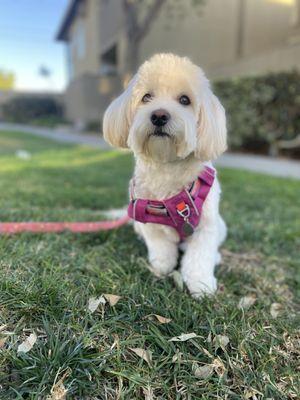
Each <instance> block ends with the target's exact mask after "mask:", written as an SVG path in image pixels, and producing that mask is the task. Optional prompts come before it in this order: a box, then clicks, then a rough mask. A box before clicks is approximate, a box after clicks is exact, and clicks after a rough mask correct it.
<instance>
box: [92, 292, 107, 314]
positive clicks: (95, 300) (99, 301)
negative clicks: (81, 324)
mask: <svg viewBox="0 0 300 400" xmlns="http://www.w3.org/2000/svg"><path fill="white" fill-rule="evenodd" d="M105 303H106V300H105V298H104V297H103V296H100V297H98V298H97V297H91V298H89V304H88V309H89V311H90V312H91V313H92V314H93V313H94V312H95V311H96V310H97V308H98V306H99V304H105Z"/></svg>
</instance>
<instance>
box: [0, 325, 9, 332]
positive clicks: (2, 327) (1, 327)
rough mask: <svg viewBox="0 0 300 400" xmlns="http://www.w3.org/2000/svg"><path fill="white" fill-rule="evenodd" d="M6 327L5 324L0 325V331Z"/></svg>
mask: <svg viewBox="0 0 300 400" xmlns="http://www.w3.org/2000/svg"><path fill="white" fill-rule="evenodd" d="M6 327H7V324H4V325H0V332H2V331H4V329H5V328H6Z"/></svg>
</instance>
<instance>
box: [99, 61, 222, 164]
mask: <svg viewBox="0 0 300 400" xmlns="http://www.w3.org/2000/svg"><path fill="white" fill-rule="evenodd" d="M103 130H104V138H105V140H106V141H107V142H109V143H110V144H111V145H113V146H116V147H129V148H131V149H132V150H133V152H134V153H135V155H137V156H143V157H147V158H150V159H152V160H155V161H159V162H172V161H176V160H180V159H185V158H186V157H188V156H189V155H190V154H192V153H193V154H194V155H195V157H197V158H199V159H201V160H202V161H206V160H211V159H214V158H216V157H217V156H218V155H220V154H221V153H222V152H224V151H225V150H226V119H225V111H224V108H223V107H222V105H221V103H220V102H219V100H218V99H217V97H216V96H215V95H214V94H213V93H212V91H211V89H210V85H209V82H208V80H207V78H206V77H205V75H204V73H203V71H202V70H201V69H200V68H199V67H197V66H196V65H194V64H193V63H192V62H191V61H190V60H189V59H188V58H182V57H179V56H175V55H173V54H157V55H155V56H153V57H152V58H150V60H149V61H146V62H145V63H144V64H143V65H142V66H141V67H140V68H139V70H138V72H137V74H136V75H135V76H134V77H133V78H132V80H131V81H130V82H129V84H128V87H127V89H126V90H125V91H124V92H123V93H122V94H121V95H120V96H119V97H118V98H116V99H115V100H114V101H113V102H112V103H111V104H110V106H109V107H108V109H107V110H106V112H105V115H104V121H103Z"/></svg>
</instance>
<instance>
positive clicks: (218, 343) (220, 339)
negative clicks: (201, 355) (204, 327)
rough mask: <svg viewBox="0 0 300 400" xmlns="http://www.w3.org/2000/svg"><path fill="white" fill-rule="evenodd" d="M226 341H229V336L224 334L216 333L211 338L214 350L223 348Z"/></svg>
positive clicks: (226, 343)
mask: <svg viewBox="0 0 300 400" xmlns="http://www.w3.org/2000/svg"><path fill="white" fill-rule="evenodd" d="M228 343H229V337H228V336H225V335H216V336H215V338H214V340H213V344H214V346H215V349H216V350H218V349H219V348H221V349H222V350H225V348H226V346H227V345H228Z"/></svg>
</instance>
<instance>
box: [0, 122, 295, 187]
mask: <svg viewBox="0 0 300 400" xmlns="http://www.w3.org/2000/svg"><path fill="white" fill-rule="evenodd" d="M0 130H8V131H14V132H25V133H30V134H32V135H36V136H39V137H45V138H48V139H52V140H56V141H58V142H64V143H77V144H83V145H87V146H91V147H94V148H99V149H108V148H109V145H108V144H107V143H106V142H105V141H104V140H103V138H102V137H101V135H100V134H99V136H96V135H88V134H81V133H76V132H73V131H72V132H71V131H68V130H66V129H49V128H41V127H36V126H28V125H22V124H11V123H4V122H0ZM214 164H215V165H216V166H217V167H218V166H219V167H225V168H237V169H242V170H246V171H253V172H258V173H263V174H268V175H273V176H279V177H288V178H295V179H300V162H299V161H293V160H288V159H283V158H271V157H266V156H256V155H247V154H242V153H226V154H224V155H223V156H221V157H220V158H219V159H218V160H217V161H216V162H214Z"/></svg>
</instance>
